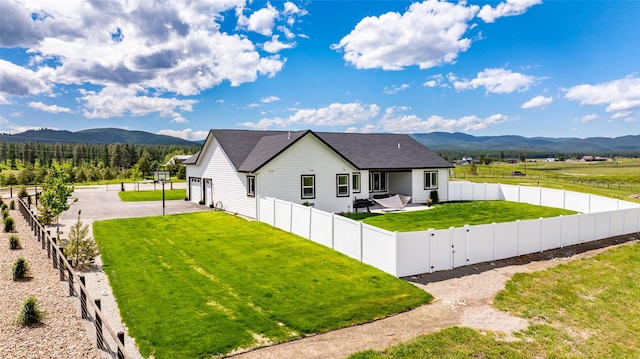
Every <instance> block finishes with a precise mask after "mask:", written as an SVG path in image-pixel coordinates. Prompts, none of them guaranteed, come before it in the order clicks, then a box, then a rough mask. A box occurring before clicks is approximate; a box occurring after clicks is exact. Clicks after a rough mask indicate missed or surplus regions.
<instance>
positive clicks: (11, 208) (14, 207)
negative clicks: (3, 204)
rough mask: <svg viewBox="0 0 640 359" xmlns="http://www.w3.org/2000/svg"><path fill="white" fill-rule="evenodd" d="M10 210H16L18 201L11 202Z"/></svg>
mask: <svg viewBox="0 0 640 359" xmlns="http://www.w3.org/2000/svg"><path fill="white" fill-rule="evenodd" d="M9 209H10V210H14V209H16V201H14V200H11V202H9Z"/></svg>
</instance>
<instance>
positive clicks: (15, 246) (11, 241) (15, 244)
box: [9, 234, 20, 249]
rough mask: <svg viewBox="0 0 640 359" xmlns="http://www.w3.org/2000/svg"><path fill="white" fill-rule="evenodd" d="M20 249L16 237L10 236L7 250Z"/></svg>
mask: <svg viewBox="0 0 640 359" xmlns="http://www.w3.org/2000/svg"><path fill="white" fill-rule="evenodd" d="M18 248H20V241H19V240H18V236H16V235H13V234H12V235H11V236H9V249H18Z"/></svg>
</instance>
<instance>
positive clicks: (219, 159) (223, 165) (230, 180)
mask: <svg viewBox="0 0 640 359" xmlns="http://www.w3.org/2000/svg"><path fill="white" fill-rule="evenodd" d="M187 177H203V178H212V179H213V191H212V195H213V198H212V201H213V203H214V204H215V203H218V202H222V206H223V208H224V210H226V211H228V212H231V213H238V214H241V215H244V216H248V217H251V218H256V201H257V200H256V198H255V197H249V196H247V189H246V187H245V184H246V178H247V175H246V174H244V173H238V172H237V171H236V170H235V168H234V167H233V165H232V164H231V161H230V160H229V158H228V157H227V154H226V153H225V152H224V150H223V149H222V147H220V144H219V143H218V140H217V139H216V138H215V137H214V138H213V139H212V140H211V142H210V143H209V144H208V145H207V146H206V148H203V149H202V152H201V153H200V163H199V164H198V165H189V166H187ZM198 200H199V199H194V198H192V199H191V201H192V202H196V203H197V202H198ZM206 204H207V205H208V204H209V203H206Z"/></svg>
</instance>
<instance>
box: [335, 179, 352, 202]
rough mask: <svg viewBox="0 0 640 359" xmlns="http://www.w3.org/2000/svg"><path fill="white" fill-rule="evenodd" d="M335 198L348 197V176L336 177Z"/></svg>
mask: <svg viewBox="0 0 640 359" xmlns="http://www.w3.org/2000/svg"><path fill="white" fill-rule="evenodd" d="M336 196H338V197H349V175H348V174H344V175H336Z"/></svg>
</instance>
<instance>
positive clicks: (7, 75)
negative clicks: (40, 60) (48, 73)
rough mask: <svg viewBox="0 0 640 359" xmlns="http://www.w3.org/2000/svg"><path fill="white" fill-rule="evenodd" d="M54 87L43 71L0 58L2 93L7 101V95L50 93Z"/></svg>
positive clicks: (0, 86) (0, 88)
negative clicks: (45, 77)
mask: <svg viewBox="0 0 640 359" xmlns="http://www.w3.org/2000/svg"><path fill="white" fill-rule="evenodd" d="M52 88H53V86H52V85H51V84H50V83H49V82H48V81H46V80H45V79H44V78H43V76H42V72H36V71H32V70H30V69H27V68H24V67H21V66H18V65H15V64H13V63H12V62H9V61H5V60H2V59H0V95H2V96H3V98H4V101H6V102H7V103H8V102H9V100H8V99H7V98H6V97H7V96H28V95H39V94H48V93H51V90H52ZM4 101H3V102H4Z"/></svg>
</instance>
